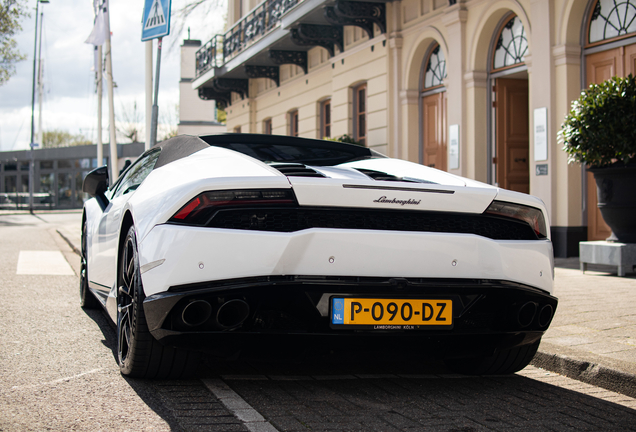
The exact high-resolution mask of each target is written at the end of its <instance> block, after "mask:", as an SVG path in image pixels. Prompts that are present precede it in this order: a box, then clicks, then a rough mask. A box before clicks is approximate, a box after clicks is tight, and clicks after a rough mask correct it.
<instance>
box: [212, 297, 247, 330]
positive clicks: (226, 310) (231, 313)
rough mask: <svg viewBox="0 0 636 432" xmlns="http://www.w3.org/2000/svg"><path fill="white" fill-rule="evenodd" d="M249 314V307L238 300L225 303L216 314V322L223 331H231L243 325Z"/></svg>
mask: <svg viewBox="0 0 636 432" xmlns="http://www.w3.org/2000/svg"><path fill="white" fill-rule="evenodd" d="M249 313H250V307H249V305H248V304H247V303H246V302H245V301H243V300H240V299H233V300H229V301H226V302H225V303H223V304H222V305H221V306H219V310H218V311H217V313H216V322H217V323H218V324H219V326H221V327H222V328H224V329H231V328H235V327H238V326H240V325H241V324H243V321H245V320H246V319H247V316H248V315H249Z"/></svg>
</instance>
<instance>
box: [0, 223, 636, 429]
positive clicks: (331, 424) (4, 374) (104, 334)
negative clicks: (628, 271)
mask: <svg viewBox="0 0 636 432" xmlns="http://www.w3.org/2000/svg"><path fill="white" fill-rule="evenodd" d="M78 219H79V217H78V215H77V214H68V213H66V214H38V215H35V216H32V215H0V299H1V300H0V306H1V307H0V360H1V365H0V371H1V373H0V431H23V430H24V431H27V430H33V431H42V430H54V431H67V430H90V431H111V430H112V431H146V430H150V431H169V430H171V431H248V430H250V431H275V430H279V431H323V430H333V431H349V430H351V431H420V430H432V431H462V432H469V431H482V430H501V431H504V430H505V431H510V430H524V431H525V430H555V431H561V430H614V431H617V430H636V400H634V399H631V398H629V397H627V396H623V395H619V394H616V393H612V392H609V391H607V390H604V389H601V388H597V387H594V386H591V385H588V384H584V383H581V382H578V381H574V380H571V379H569V378H565V377H562V376H559V375H556V374H553V373H549V372H546V371H543V370H541V369H537V368H534V367H528V368H526V369H525V370H524V371H522V372H520V373H519V374H516V375H512V376H508V377H488V378H486V377H465V376H460V375H453V374H450V373H449V372H448V371H447V370H446V369H445V368H444V367H443V365H441V364H440V363H438V362H435V361H433V360H430V359H423V360H421V361H420V360H419V359H406V358H401V357H398V358H396V355H395V354H394V353H386V355H383V356H381V355H376V356H367V355H363V354H361V353H350V354H346V353H341V352H330V351H329V350H319V351H313V352H304V353H300V354H299V353H296V350H295V349H294V347H286V348H285V347H283V349H282V350H281V351H277V350H272V351H271V352H268V353H251V354H248V355H246V356H244V357H242V358H238V359H213V358H206V359H205V361H204V363H203V364H202V365H201V367H200V369H199V371H198V373H197V377H196V379H192V380H188V381H177V382H175V381H143V380H132V379H125V378H123V377H122V376H121V375H120V374H119V370H118V367H117V365H116V361H115V353H114V349H115V342H116V336H115V332H114V330H113V327H112V325H111V324H110V323H109V321H108V320H107V318H106V316H105V315H104V314H103V313H101V312H100V311H84V310H82V309H81V308H80V307H79V304H78V278H77V276H76V275H74V274H72V273H76V272H77V268H78V263H79V260H78V258H77V255H76V254H74V252H73V251H72V250H71V249H70V247H69V246H68V244H67V243H66V242H65V241H64V240H62V238H61V237H60V235H59V234H58V232H57V231H56V229H57V228H58V227H59V226H61V225H66V226H68V225H69V224H73V223H74V222H75V221H77V220H78ZM78 229H79V227H78ZM36 252H37V253H36ZM41 252H47V254H41ZM60 256H61V257H63V258H64V260H66V261H67V262H68V263H69V265H70V269H73V270H72V271H70V272H69V273H71V274H64V273H65V271H64V270H65V269H68V268H67V267H65V265H66V264H65V263H64V262H62V263H61V264H60V262H59V261H58V264H56V268H57V270H58V271H57V272H58V273H62V274H55V275H54V274H51V273H53V271H52V270H50V267H49V266H47V265H45V264H46V263H45V262H44V260H49V259H51V260H54V259H59V258H60ZM33 257H40V258H38V259H40V260H41V261H42V263H41V265H38V264H37V261H36V264H35V265H34V264H33V262H32V261H29V259H33ZM42 257H44V258H42ZM38 273H40V274H38Z"/></svg>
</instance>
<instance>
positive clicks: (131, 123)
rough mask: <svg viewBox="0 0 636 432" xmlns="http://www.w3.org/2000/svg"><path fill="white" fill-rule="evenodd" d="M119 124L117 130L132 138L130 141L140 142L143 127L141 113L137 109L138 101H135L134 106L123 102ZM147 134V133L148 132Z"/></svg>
mask: <svg viewBox="0 0 636 432" xmlns="http://www.w3.org/2000/svg"><path fill="white" fill-rule="evenodd" d="M118 114H119V115H118V116H117V117H119V118H118V122H117V123H116V124H117V131H118V132H119V133H121V134H122V135H124V136H125V137H126V138H128V139H129V140H130V142H134V143H135V142H139V138H140V135H141V128H142V123H141V121H142V119H141V113H140V112H139V111H137V101H133V106H132V108H131V107H130V105H127V106H126V105H124V104H123V103H122V104H121V110H120V111H119V113H118ZM146 135H147V134H146Z"/></svg>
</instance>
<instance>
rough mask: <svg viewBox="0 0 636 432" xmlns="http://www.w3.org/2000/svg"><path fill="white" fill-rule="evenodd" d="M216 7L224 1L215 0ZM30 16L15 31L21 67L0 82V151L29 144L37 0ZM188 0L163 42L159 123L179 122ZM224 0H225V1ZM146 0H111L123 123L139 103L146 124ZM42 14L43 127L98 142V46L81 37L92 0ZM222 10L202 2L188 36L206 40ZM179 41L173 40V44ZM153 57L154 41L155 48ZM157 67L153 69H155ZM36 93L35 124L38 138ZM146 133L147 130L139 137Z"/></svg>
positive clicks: (60, 0) (59, 2) (57, 5)
mask: <svg viewBox="0 0 636 432" xmlns="http://www.w3.org/2000/svg"><path fill="white" fill-rule="evenodd" d="M210 1H211V2H214V4H217V3H218V2H219V0H210ZM27 2H28V5H29V7H30V8H32V13H31V18H27V19H25V20H24V21H23V22H22V32H21V33H20V34H19V35H17V38H16V40H17V42H18V46H19V50H20V51H21V52H22V53H23V54H25V55H26V56H27V60H25V61H22V62H20V63H19V64H18V65H17V68H16V69H17V70H16V74H15V75H14V76H13V77H11V79H10V80H9V82H8V83H6V84H4V85H3V86H0V151H6V150H22V149H27V148H28V146H29V142H30V134H31V91H32V90H31V89H32V74H33V47H34V46H33V44H34V37H35V13H34V12H35V0H27ZM185 2H186V0H173V1H172V11H173V15H172V26H171V27H172V30H171V34H170V35H169V36H167V37H165V38H164V39H163V41H164V44H163V45H164V49H163V54H162V57H161V76H160V89H159V117H160V121H161V120H162V119H163V121H168V120H172V121H173V122H175V123H176V121H177V117H176V114H175V110H176V106H177V104H178V101H179V91H178V88H179V85H178V83H179V63H180V57H179V45H181V43H182V41H183V39H186V38H187V30H184V32H183V34H181V35H178V34H177V33H176V31H175V30H176V29H177V25H178V23H179V22H178V18H177V17H176V12H177V10H179V9H180V8H181V6H182V5H183V4H184V3H185ZM221 3H224V2H223V1H222V0H221ZM143 6H144V0H110V27H111V32H112V39H111V41H112V45H113V47H112V51H113V77H114V81H115V83H116V85H117V87H116V88H115V113H116V116H117V118H118V121H119V120H124V119H126V118H132V117H133V113H134V110H133V106H134V104H135V102H136V103H137V112H138V118H139V120H140V122H141V123H142V124H143V123H145V120H144V115H145V105H144V103H145V102H144V101H145V84H144V62H145V50H144V44H143V43H142V42H141V14H142V11H143ZM40 11H43V12H44V20H43V23H44V27H43V36H42V58H43V66H44V97H43V98H42V100H43V113H42V123H43V129H44V130H45V131H46V130H52V129H61V130H64V131H68V132H70V133H72V134H80V133H81V134H83V135H84V136H86V137H87V138H88V139H90V140H92V141H93V142H95V140H96V138H97V95H96V93H95V73H94V72H93V71H91V68H92V67H93V47H92V45H88V44H85V43H84V41H85V40H86V38H87V37H88V35H89V34H90V32H91V30H92V28H93V8H92V0H51V1H50V3H48V4H40ZM224 15H225V7H224V6H221V7H219V8H218V10H214V11H213V12H212V13H205V7H203V9H201V11H200V12H199V13H197V14H195V15H194V16H191V17H190V18H188V20H187V21H185V22H184V28H187V27H190V28H191V38H192V39H200V40H201V41H202V42H203V43H205V42H206V41H208V40H209V39H210V38H211V37H212V36H213V35H214V34H215V33H220V32H221V31H222V29H223V17H224ZM175 42H176V43H175ZM154 59H155V60H156V43H155V49H154ZM153 71H154V66H153ZM37 111H38V103H37V96H36V118H35V128H36V132H35V133H36V136H37V124H38V123H37ZM142 128H143V127H142ZM102 136H103V139H104V142H108V104H107V93H106V89H105V86H104V99H103V134H102ZM141 138H142V139H143V138H144V137H143V135H142V137H141Z"/></svg>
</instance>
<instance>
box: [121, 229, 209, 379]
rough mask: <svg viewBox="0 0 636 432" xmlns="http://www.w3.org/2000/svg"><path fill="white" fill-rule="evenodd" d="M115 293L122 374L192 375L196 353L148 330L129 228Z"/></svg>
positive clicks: (135, 238)
mask: <svg viewBox="0 0 636 432" xmlns="http://www.w3.org/2000/svg"><path fill="white" fill-rule="evenodd" d="M120 260H121V261H120V265H119V268H120V270H119V275H118V293H117V358H118V362H119V368H120V371H121V373H122V375H125V376H129V377H134V378H159V379H165V378H169V379H179V378H185V377H187V376H190V375H192V374H193V373H194V372H195V371H196V368H197V364H198V360H199V354H198V353H196V352H191V351H186V350H182V349H177V348H173V347H169V346H164V345H162V344H160V343H159V342H158V341H157V340H156V339H155V338H154V337H153V336H152V335H151V334H150V331H149V330H148V325H147V323H146V316H145V313H144V308H143V301H144V298H145V295H144V290H143V287H142V282H141V273H140V270H139V257H138V254H137V236H136V233H135V228H134V227H130V229H129V230H128V233H127V235H126V240H125V241H124V247H123V249H122V251H121V254H120Z"/></svg>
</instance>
